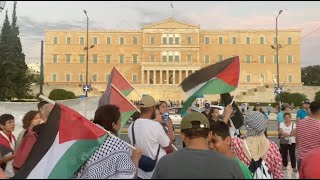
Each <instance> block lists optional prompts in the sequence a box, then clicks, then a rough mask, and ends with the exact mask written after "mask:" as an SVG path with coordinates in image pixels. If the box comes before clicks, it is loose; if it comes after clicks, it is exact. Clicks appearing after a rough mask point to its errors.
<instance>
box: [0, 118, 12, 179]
mask: <svg viewBox="0 0 320 180" xmlns="http://www.w3.org/2000/svg"><path fill="white" fill-rule="evenodd" d="M0 127H1V131H0V155H1V157H0V158H1V159H0V166H1V168H2V169H3V170H4V171H5V173H6V174H7V175H8V177H12V176H14V171H13V167H12V162H13V159H14V157H15V155H14V150H15V144H16V138H15V137H14V135H13V134H12V132H13V131H14V127H15V122H14V117H13V116H12V115H11V114H2V115H1V116H0Z"/></svg>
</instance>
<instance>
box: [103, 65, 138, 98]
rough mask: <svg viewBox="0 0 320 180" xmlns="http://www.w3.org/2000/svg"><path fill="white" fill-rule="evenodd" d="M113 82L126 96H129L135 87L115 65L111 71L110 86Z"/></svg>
mask: <svg viewBox="0 0 320 180" xmlns="http://www.w3.org/2000/svg"><path fill="white" fill-rule="evenodd" d="M111 84H113V85H114V86H115V87H117V88H118V89H119V91H120V92H121V93H122V94H124V95H125V96H128V95H129V94H130V92H131V91H132V90H133V89H134V88H133V87H132V86H131V84H130V83H129V82H128V81H127V79H126V78H125V77H124V76H123V75H122V74H121V73H120V72H119V71H118V69H117V68H116V67H113V69H112V71H111V74H110V79H109V81H108V88H109V87H110V85H111Z"/></svg>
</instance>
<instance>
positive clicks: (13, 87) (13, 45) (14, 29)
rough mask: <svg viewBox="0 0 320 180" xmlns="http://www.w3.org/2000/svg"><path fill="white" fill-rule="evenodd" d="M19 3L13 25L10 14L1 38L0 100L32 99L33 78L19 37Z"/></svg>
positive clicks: (5, 21)
mask: <svg viewBox="0 0 320 180" xmlns="http://www.w3.org/2000/svg"><path fill="white" fill-rule="evenodd" d="M16 9H17V2H16V1H15V2H14V7H13V14H12V24H11V25H10V22H9V18H8V12H6V16H5V20H4V23H3V26H2V30H1V36H0V100H2V101H5V100H11V99H13V98H17V99H22V98H28V97H30V92H31V89H30V85H31V77H30V76H29V75H28V73H27V70H28V67H27V65H26V62H25V55H24V53H23V51H22V45H21V41H20V37H19V27H18V25H17V16H16Z"/></svg>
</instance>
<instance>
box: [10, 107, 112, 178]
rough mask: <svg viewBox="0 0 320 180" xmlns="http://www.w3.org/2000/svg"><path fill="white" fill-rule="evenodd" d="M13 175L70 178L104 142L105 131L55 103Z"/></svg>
mask: <svg viewBox="0 0 320 180" xmlns="http://www.w3.org/2000/svg"><path fill="white" fill-rule="evenodd" d="M42 125H43V127H41V129H40V132H39V138H38V140H37V142H36V143H35V144H34V146H33V148H32V150H31V151H30V154H29V156H28V158H27V159H26V161H25V164H24V165H23V166H22V167H21V169H20V170H19V171H18V173H17V174H16V175H15V176H14V178H15V179H31V178H32V179H52V178H56V179H70V178H73V176H74V174H75V172H76V171H77V170H78V169H79V168H80V167H81V165H82V164H83V163H84V162H85V161H86V160H88V159H89V157H90V156H91V155H92V154H93V153H94V151H95V150H96V149H97V148H98V147H99V146H100V145H101V144H102V143H103V141H104V140H105V138H106V136H107V132H106V131H105V130H103V129H101V128H99V127H98V126H96V125H95V124H93V123H92V122H90V121H89V120H87V119H86V118H85V117H83V116H81V115H80V114H79V113H77V112H75V111H74V110H72V109H69V108H68V107H66V106H63V105H61V104H57V103H56V104H55V106H54V108H53V109H52V111H51V113H50V116H49V118H48V121H47V122H46V123H45V124H42Z"/></svg>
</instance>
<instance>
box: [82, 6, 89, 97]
mask: <svg viewBox="0 0 320 180" xmlns="http://www.w3.org/2000/svg"><path fill="white" fill-rule="evenodd" d="M83 12H84V14H85V15H86V16H87V47H86V48H85V49H86V50H87V62H86V85H85V86H86V87H87V86H88V63H89V17H88V14H87V11H86V10H83ZM85 92H86V97H88V91H87V90H85Z"/></svg>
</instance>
